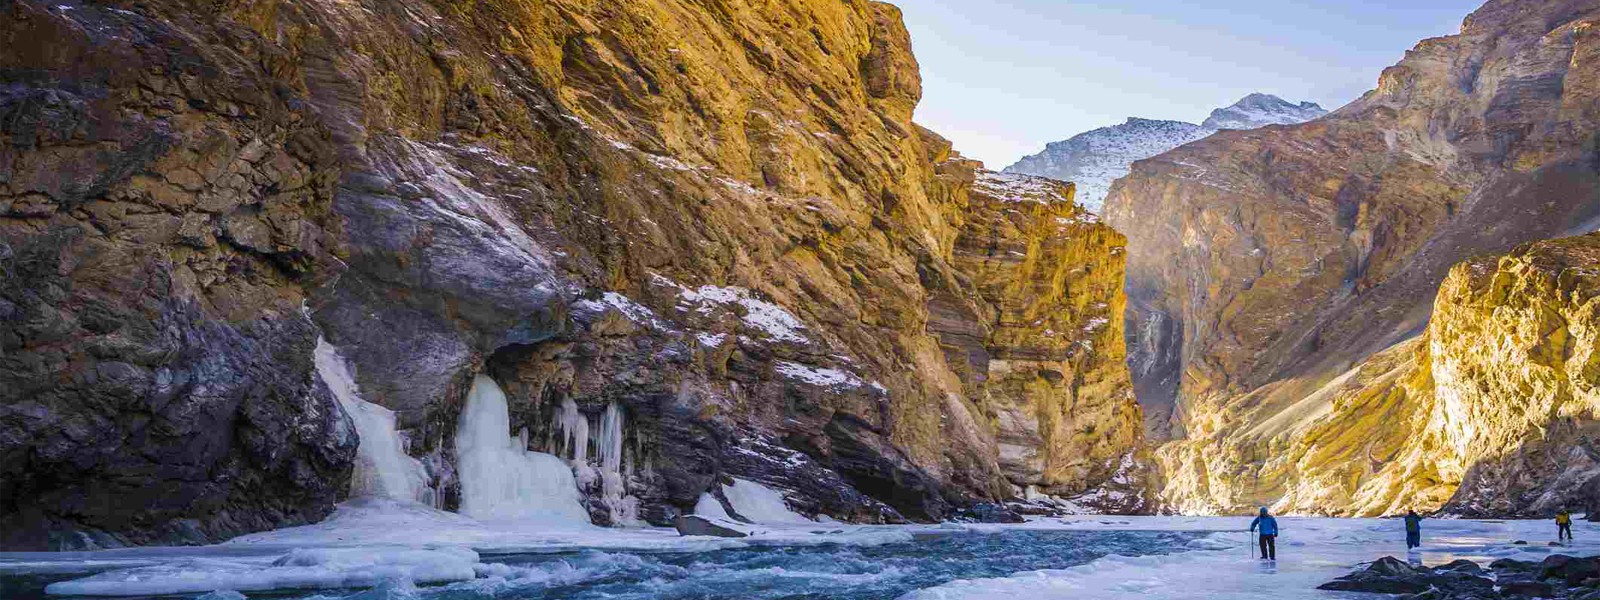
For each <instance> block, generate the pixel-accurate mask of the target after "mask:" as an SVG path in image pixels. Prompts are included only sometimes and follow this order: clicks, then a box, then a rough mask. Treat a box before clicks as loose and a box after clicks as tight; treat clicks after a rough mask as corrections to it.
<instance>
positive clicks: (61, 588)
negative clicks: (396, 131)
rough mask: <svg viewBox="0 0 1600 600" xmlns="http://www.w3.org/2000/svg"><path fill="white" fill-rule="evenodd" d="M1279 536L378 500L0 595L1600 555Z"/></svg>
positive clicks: (716, 584) (1160, 579)
mask: <svg viewBox="0 0 1600 600" xmlns="http://www.w3.org/2000/svg"><path fill="white" fill-rule="evenodd" d="M1280 521H1281V523H1282V525H1283V529H1284V532H1283V537H1282V538H1281V541H1280V544H1279V560H1278V561H1276V562H1275V563H1263V562H1261V561H1259V560H1256V559H1255V558H1254V557H1253V555H1252V554H1251V551H1250V550H1249V549H1247V547H1246V545H1247V544H1248V543H1249V539H1248V537H1247V535H1246V534H1244V533H1241V532H1240V530H1241V529H1243V528H1244V526H1245V524H1246V523H1248V520H1247V519H1244V518H1233V517H1099V516H1082V517H1070V518H1065V519H1042V520H1038V521H1034V522H1031V523H1027V524H1020V525H976V524H963V525H956V524H946V525H922V526H855V525H845V524H837V523H815V524H781V525H771V526H757V527H756V530H757V532H756V534H755V535H753V536H752V537H750V538H744V539H724V538H703V537H687V538H686V537H679V536H677V535H676V534H675V533H674V532H672V531H671V530H666V529H658V528H636V529H608V528H599V527H593V526H587V525H575V526H572V527H569V528H564V529H559V528H558V529H552V528H550V527H549V526H548V523H545V524H540V525H538V526H524V525H519V524H518V523H516V522H482V521H476V520H472V519H469V518H466V517H462V516H460V515H455V514H451V513H443V512H439V511H435V510H432V509H429V508H427V507H425V506H421V505H415V504H405V503H399V502H388V501H369V502H360V503H354V504H351V505H346V506H343V507H341V508H340V510H339V512H338V513H337V514H336V515H335V516H334V517H333V518H331V519H329V520H328V521H326V522H324V523H321V524H317V525H312V526H307V527H298V528H292V529H285V530H279V531H273V532H266V533H262V534H257V535H252V536H246V537H243V538H239V539H236V540H233V541H230V542H228V543H226V544H220V545H216V546H208V547H200V548H139V549H127V550H112V551H103V552H90V553H27V554H0V596H3V597H5V598H43V597H60V596H71V595H80V594H98V595H106V594H118V595H155V594H176V595H180V596H188V597H196V596H200V595H202V594H204V593H207V592H210V591H213V590H237V591H242V592H245V593H247V594H252V595H253V594H256V593H260V592H264V591H267V590H276V592H275V593H274V596H276V597H283V596H287V597H297V598H313V597H314V598H322V599H332V598H346V597H351V596H358V597H359V598H362V599H370V598H386V597H392V598H422V599H439V600H455V599H458V598H459V599H466V598H474V599H481V598H497V599H498V598H503V599H542V598H574V599H580V598H602V597H604V598H640V599H643V598H729V599H732V598H791V597H818V596H821V597H830V598H882V599H890V598H908V599H912V600H920V599H930V598H933V599H944V598H963V599H968V598H976V599H983V598H1007V599H1008V600H1015V599H1017V598H1101V599H1104V598H1111V599H1114V598H1242V599H1249V598H1268V597H1270V598H1335V597H1352V596H1350V595H1349V594H1345V595H1344V596H1340V595H1337V594H1334V593H1331V592H1320V591H1317V590H1316V589H1315V587H1316V586H1317V585H1318V584H1320V583H1322V582H1324V581H1327V580H1329V579H1332V578H1333V577H1336V576H1339V575H1342V574H1344V573H1346V572H1348V571H1349V570H1350V569H1351V568H1352V567H1354V566H1356V565H1358V564H1360V563H1363V562H1367V561H1370V560H1373V559H1375V558H1378V557H1381V556H1385V555H1394V556H1397V557H1402V558H1408V559H1410V560H1414V561H1420V562H1424V563H1428V564H1436V563H1442V562H1447V561H1450V560H1454V559H1456V558H1469V559H1473V560H1479V561H1487V560H1491V559H1493V558H1499V557H1516V558H1523V559H1538V558H1541V557H1542V556H1545V555H1548V554H1549V553H1551V552H1552V551H1559V552H1563V553H1569V554H1596V553H1600V528H1597V527H1594V526H1593V525H1592V524H1590V523H1587V522H1584V523H1579V524H1577V526H1576V528H1577V534H1578V539H1579V541H1578V542H1577V543H1576V544H1574V545H1573V546H1572V547H1567V548H1554V547H1551V546H1548V545H1547V542H1548V541H1549V540H1550V539H1551V538H1552V537H1553V535H1552V534H1553V533H1554V525H1552V524H1551V523H1550V522H1548V521H1538V522H1532V521H1455V520H1439V521H1425V522H1424V524H1425V529H1424V547H1423V548H1422V551H1421V552H1416V553H1412V554H1410V555H1409V556H1408V555H1407V554H1406V552H1405V548H1404V544H1403V537H1402V535H1401V533H1400V524H1399V522H1398V521H1395V520H1381V519H1317V518H1294V517H1286V518H1282V519H1280ZM1515 541H1525V542H1527V543H1526V544H1520V545H1519V544H1514V543H1513V542H1515ZM47 586H48V588H47ZM373 586H376V589H370V590H366V591H362V588H368V587H373ZM47 589H48V592H46V590H47ZM808 594H810V596H807V595H808ZM52 595H53V596H52ZM213 598H215V596H214V597H213Z"/></svg>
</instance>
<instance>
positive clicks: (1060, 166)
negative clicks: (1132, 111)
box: [1005, 117, 1213, 213]
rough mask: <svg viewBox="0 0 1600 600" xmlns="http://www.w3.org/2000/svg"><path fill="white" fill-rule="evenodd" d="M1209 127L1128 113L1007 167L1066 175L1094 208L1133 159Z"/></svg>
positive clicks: (1158, 151) (1082, 200)
mask: <svg viewBox="0 0 1600 600" xmlns="http://www.w3.org/2000/svg"><path fill="white" fill-rule="evenodd" d="M1212 133H1213V130H1211V129H1206V128H1204V127H1201V126H1199V125H1195V124H1193V123H1184V122H1183V121H1155V120H1151V119H1140V118H1136V117H1135V118H1129V119H1128V121H1127V122H1126V123H1123V124H1121V125H1112V126H1110V127H1101V128H1099V129H1096V130H1094V131H1089V132H1086V133H1080V134H1078V135H1075V136H1072V137H1070V138H1068V139H1066V140H1063V141H1060V142H1051V143H1050V144H1048V145H1046V146H1045V149H1044V152H1040V153H1038V154H1035V155H1033V156H1027V157H1023V158H1022V160H1019V161H1017V162H1016V164H1013V165H1011V166H1009V167H1006V168H1005V172H1006V173H1021V174H1026V175H1039V176H1042V177H1050V178H1052V179H1060V180H1063V181H1071V182H1073V183H1075V184H1077V186H1078V195H1077V201H1078V203H1079V204H1081V205H1083V207H1084V208H1087V209H1089V210H1091V211H1094V212H1096V213H1098V212H1100V203H1101V202H1102V201H1103V200H1104V199H1105V197H1106V192H1107V191H1108V190H1110V189H1111V182H1113V181H1116V180H1117V178H1118V177H1122V176H1123V175H1127V174H1128V166H1129V165H1132V164H1133V161H1136V160H1141V159H1146V158H1150V157H1152V156H1155V155H1157V154H1161V153H1162V152H1166V151H1168V150H1171V149H1173V148H1177V147H1178V146H1182V145H1184V144H1187V143H1189V142H1192V141H1195V140H1198V139H1200V138H1203V137H1206V136H1208V135H1211V134H1212Z"/></svg>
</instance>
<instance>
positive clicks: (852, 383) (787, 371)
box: [773, 360, 883, 390]
mask: <svg viewBox="0 0 1600 600" xmlns="http://www.w3.org/2000/svg"><path fill="white" fill-rule="evenodd" d="M773 369H774V370H776V371H777V372H778V374H779V375H782V376H784V377H786V378H789V379H793V380H796V381H801V382H805V383H808V384H811V385H814V386H817V387H825V388H858V387H861V386H862V385H865V384H864V383H863V382H862V381H861V378H860V377H856V376H855V375H852V374H850V373H847V372H845V371H841V370H839V369H826V368H819V367H810V366H806V365H802V364H800V363H797V362H790V361H787V360H780V361H778V362H777V363H775V364H774V365H773ZM882 388H883V386H878V388H877V389H880V390H881V389H882Z"/></svg>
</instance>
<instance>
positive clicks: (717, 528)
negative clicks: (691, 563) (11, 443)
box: [672, 515, 750, 538]
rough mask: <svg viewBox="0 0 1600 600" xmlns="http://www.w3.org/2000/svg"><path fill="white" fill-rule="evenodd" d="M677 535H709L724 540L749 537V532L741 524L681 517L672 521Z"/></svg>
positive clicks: (692, 516)
mask: <svg viewBox="0 0 1600 600" xmlns="http://www.w3.org/2000/svg"><path fill="white" fill-rule="evenodd" d="M672 526H673V528H675V529H677V530H678V535H709V536H715V537H725V538H742V537H749V536H750V532H749V531H748V530H747V529H746V528H745V526H744V525H743V524H741V523H735V522H733V521H725V520H722V519H712V518H709V517H702V516H700V515H683V516H680V517H678V518H677V519H674V520H673V521H672Z"/></svg>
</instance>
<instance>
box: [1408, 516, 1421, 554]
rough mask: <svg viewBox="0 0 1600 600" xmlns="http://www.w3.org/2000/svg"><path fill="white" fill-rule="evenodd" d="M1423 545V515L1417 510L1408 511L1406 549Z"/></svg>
mask: <svg viewBox="0 0 1600 600" xmlns="http://www.w3.org/2000/svg"><path fill="white" fill-rule="evenodd" d="M1421 546H1422V515H1419V514H1417V511H1415V510H1408V511H1406V549H1407V550H1410V549H1412V548H1419V547H1421Z"/></svg>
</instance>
